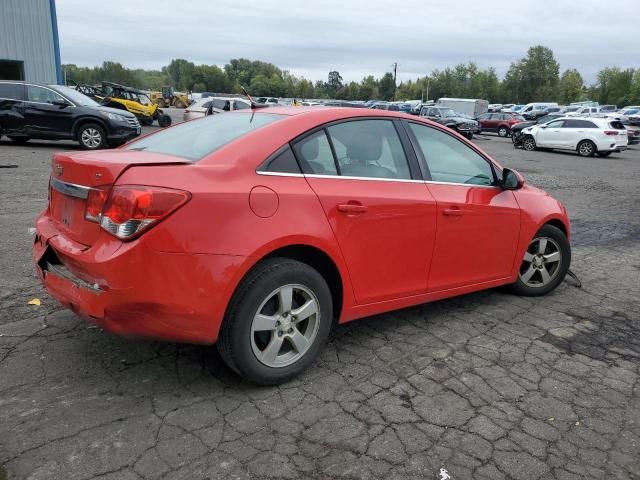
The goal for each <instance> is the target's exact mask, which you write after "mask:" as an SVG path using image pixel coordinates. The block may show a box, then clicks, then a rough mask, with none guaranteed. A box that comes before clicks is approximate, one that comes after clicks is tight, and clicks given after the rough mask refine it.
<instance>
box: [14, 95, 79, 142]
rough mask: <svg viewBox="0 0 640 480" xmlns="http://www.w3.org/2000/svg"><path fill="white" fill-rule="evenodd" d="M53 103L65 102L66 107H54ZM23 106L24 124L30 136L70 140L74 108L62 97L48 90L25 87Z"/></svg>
mask: <svg viewBox="0 0 640 480" xmlns="http://www.w3.org/2000/svg"><path fill="white" fill-rule="evenodd" d="M54 101H66V102H67V105H66V106H62V105H54V104H53V102H54ZM24 105H25V107H24V116H25V124H26V129H27V132H28V134H29V135H30V136H33V137H45V138H47V137H48V138H71V133H72V129H73V110H74V108H75V107H74V106H73V105H71V104H70V102H68V101H67V100H66V99H65V98H64V97H63V96H62V95H60V94H58V93H57V92H54V91H53V90H51V89H50V88H46V87H41V86H38V85H27V86H26V100H25V102H24Z"/></svg>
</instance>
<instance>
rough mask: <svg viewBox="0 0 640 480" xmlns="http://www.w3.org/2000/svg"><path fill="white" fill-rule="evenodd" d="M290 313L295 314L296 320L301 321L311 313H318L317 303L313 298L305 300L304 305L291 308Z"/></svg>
mask: <svg viewBox="0 0 640 480" xmlns="http://www.w3.org/2000/svg"><path fill="white" fill-rule="evenodd" d="M291 313H292V314H293V315H295V316H296V321H297V322H301V321H302V320H305V319H307V318H309V317H310V316H311V315H313V314H315V313H318V305H317V304H316V301H315V300H313V299H311V300H307V302H306V303H305V304H304V305H302V306H301V307H300V308H297V309H295V310H292V311H291Z"/></svg>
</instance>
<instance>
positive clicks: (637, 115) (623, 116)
mask: <svg viewBox="0 0 640 480" xmlns="http://www.w3.org/2000/svg"><path fill="white" fill-rule="evenodd" d="M616 115H617V116H618V119H619V120H620V121H621V122H622V123H625V124H630V125H635V124H640V108H625V109H622V110H620V111H619V112H617V113H616Z"/></svg>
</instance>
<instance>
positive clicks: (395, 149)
mask: <svg viewBox="0 0 640 480" xmlns="http://www.w3.org/2000/svg"><path fill="white" fill-rule="evenodd" d="M327 132H328V133H329V137H330V138H331V141H332V142H333V148H334V149H335V152H336V158H337V160H338V166H339V167H340V175H344V176H347V177H366V178H395V179H404V180H409V179H411V173H410V171H409V163H408V162H407V157H406V155H405V153H404V149H403V148H402V143H401V142H400V137H399V136H398V132H397V131H396V128H395V126H394V125H393V122H392V121H390V120H358V121H353V122H343V123H339V124H337V125H333V126H331V127H329V128H327Z"/></svg>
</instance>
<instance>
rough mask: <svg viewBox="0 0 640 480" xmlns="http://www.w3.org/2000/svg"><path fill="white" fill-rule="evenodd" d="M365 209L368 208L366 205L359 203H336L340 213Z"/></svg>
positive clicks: (365, 210) (364, 210)
mask: <svg viewBox="0 0 640 480" xmlns="http://www.w3.org/2000/svg"><path fill="white" fill-rule="evenodd" d="M367 210H369V209H368V208H367V206H366V205H362V204H361V203H341V204H340V205H338V211H339V212H342V213H366V212H367Z"/></svg>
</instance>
